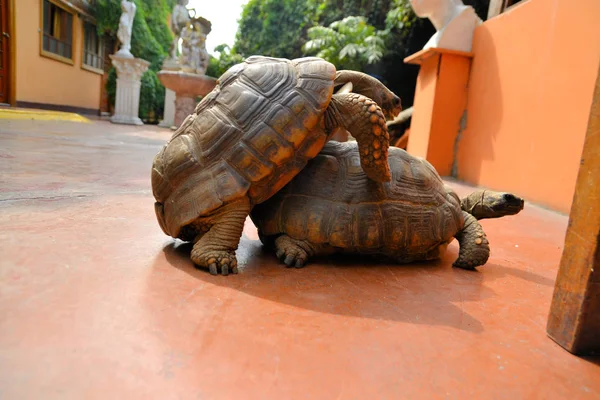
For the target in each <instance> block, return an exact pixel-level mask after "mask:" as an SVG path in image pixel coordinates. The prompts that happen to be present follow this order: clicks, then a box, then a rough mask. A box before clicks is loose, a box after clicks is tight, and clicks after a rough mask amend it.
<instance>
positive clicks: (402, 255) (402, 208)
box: [250, 142, 464, 262]
mask: <svg viewBox="0 0 600 400" xmlns="http://www.w3.org/2000/svg"><path fill="white" fill-rule="evenodd" d="M388 157H389V158H388V160H389V165H390V170H391V171H392V180H391V182H385V183H377V182H374V181H372V180H370V179H368V178H367V177H366V175H365V173H364V171H363V170H362V169H361V167H360V157H359V152H358V147H357V145H356V142H347V143H339V142H329V143H327V144H326V145H325V147H324V148H323V150H322V151H321V152H320V153H319V155H317V157H315V158H314V159H312V160H311V161H310V162H309V163H308V165H307V166H306V168H305V169H304V170H302V172H301V173H300V174H298V175H297V176H296V177H295V178H294V179H293V180H292V181H291V182H290V183H289V184H288V185H287V186H286V187H284V188H283V189H282V190H281V191H279V192H278V193H277V194H276V195H275V196H273V197H271V198H270V199H269V200H267V201H266V202H264V203H262V204H259V205H257V206H256V207H254V209H253V210H252V212H251V214H250V215H251V218H252V220H253V221H254V223H255V225H256V226H257V227H258V229H259V233H260V235H261V239H264V238H265V237H268V236H274V235H278V234H281V233H285V234H287V235H288V236H290V237H292V238H294V239H300V240H307V241H309V242H311V243H315V244H329V245H331V246H333V247H337V248H339V249H344V250H347V251H353V252H360V253H367V254H368V253H384V254H389V255H390V256H393V257H394V258H396V259H401V260H404V261H407V262H409V261H412V260H418V259H425V258H430V257H428V254H433V253H436V249H437V248H438V247H439V246H441V245H444V244H446V243H448V242H450V241H451V240H452V238H453V236H454V235H455V234H456V233H457V232H458V231H459V230H461V229H462V227H463V225H464V219H463V214H462V211H461V207H460V200H459V198H458V197H457V195H456V194H455V193H454V192H453V191H452V190H450V189H449V188H448V187H447V186H445V185H444V182H443V181H442V179H441V178H440V176H439V175H438V173H437V172H436V171H435V169H434V168H433V166H432V165H431V164H430V163H429V162H427V161H426V160H424V159H421V158H418V157H414V156H411V155H410V154H408V153H407V152H406V151H404V150H402V149H398V148H395V147H390V150H389V155H388Z"/></svg>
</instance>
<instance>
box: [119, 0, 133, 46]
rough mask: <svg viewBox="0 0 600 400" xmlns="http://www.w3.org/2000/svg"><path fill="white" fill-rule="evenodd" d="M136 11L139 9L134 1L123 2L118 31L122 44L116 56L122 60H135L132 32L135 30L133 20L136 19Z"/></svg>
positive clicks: (124, 0) (125, 0)
mask: <svg viewBox="0 0 600 400" xmlns="http://www.w3.org/2000/svg"><path fill="white" fill-rule="evenodd" d="M136 9H137V7H136V5H135V3H134V2H133V1H129V0H122V1H121V10H122V11H123V12H122V13H121V18H120V19H119V29H118V30H117V37H118V38H119V41H120V42H121V48H120V49H119V51H118V52H117V53H116V55H117V56H119V57H122V58H133V54H131V30H132V29H133V19H134V18H135V11H136Z"/></svg>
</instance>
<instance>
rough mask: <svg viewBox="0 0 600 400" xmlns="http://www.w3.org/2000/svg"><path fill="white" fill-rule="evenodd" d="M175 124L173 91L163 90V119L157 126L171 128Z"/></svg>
mask: <svg viewBox="0 0 600 400" xmlns="http://www.w3.org/2000/svg"><path fill="white" fill-rule="evenodd" d="M173 125H175V92H174V91H172V90H171V89H167V90H165V111H164V112H163V119H162V121H160V123H159V124H158V126H160V127H162V128H171V127H172V126H173Z"/></svg>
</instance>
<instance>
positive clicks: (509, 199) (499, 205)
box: [491, 193, 525, 215]
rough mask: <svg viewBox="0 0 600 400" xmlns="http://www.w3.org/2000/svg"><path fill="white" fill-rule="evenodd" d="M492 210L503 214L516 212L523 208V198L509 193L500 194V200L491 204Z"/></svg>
mask: <svg viewBox="0 0 600 400" xmlns="http://www.w3.org/2000/svg"><path fill="white" fill-rule="evenodd" d="M491 208H492V210H493V211H496V212H501V213H503V214H505V215H512V214H517V213H519V212H520V211H521V210H523V208H525V200H523V199H522V198H520V197H518V196H515V195H513V194H511V193H505V194H503V195H502V197H501V200H500V201H498V202H496V203H494V204H493V205H492V207H491Z"/></svg>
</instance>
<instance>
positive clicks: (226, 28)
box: [188, 0, 248, 54]
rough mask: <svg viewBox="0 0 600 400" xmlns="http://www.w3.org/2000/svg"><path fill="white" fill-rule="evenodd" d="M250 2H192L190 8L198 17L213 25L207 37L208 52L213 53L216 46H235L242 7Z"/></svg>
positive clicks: (216, 0) (214, 0)
mask: <svg viewBox="0 0 600 400" xmlns="http://www.w3.org/2000/svg"><path fill="white" fill-rule="evenodd" d="M247 2H248V0H190V2H189V4H188V8H195V9H196V15H199V16H201V17H204V18H206V19H207V20H209V21H210V22H211V23H212V30H211V31H210V33H209V34H208V36H207V37H206V50H208V52H209V53H211V54H212V53H213V50H214V48H215V46H218V45H220V44H222V43H227V44H228V45H229V46H233V41H234V39H235V33H236V32H237V26H238V23H237V21H238V19H240V15H241V14H242V6H243V5H244V4H246V3H247Z"/></svg>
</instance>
